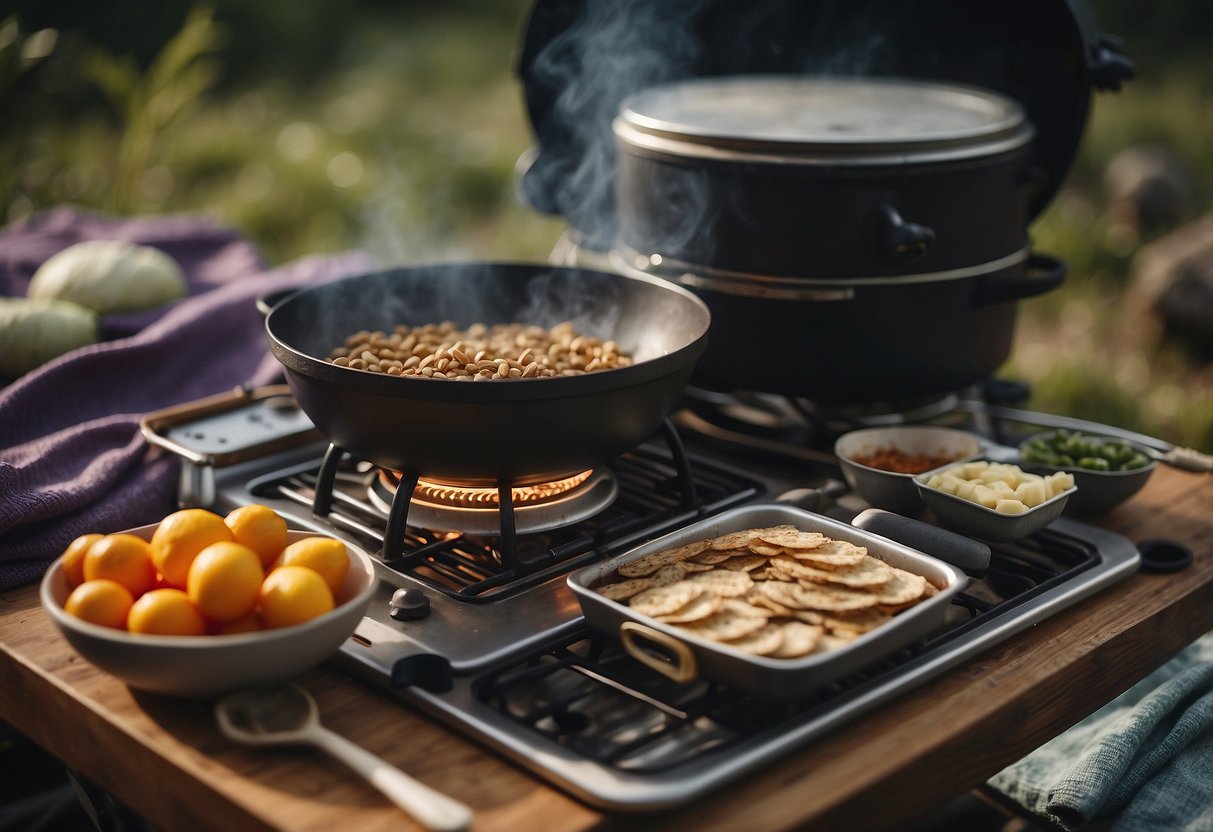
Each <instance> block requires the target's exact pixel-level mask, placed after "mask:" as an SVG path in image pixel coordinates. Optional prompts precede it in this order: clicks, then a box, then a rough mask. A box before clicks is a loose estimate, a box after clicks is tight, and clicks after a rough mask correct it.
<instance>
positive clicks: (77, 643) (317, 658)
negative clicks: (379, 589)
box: [41, 525, 378, 698]
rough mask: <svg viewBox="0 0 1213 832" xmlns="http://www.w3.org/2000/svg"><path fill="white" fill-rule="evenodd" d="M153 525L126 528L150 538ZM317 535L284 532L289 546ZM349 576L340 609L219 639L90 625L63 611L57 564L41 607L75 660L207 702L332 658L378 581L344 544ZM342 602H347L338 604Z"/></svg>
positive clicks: (62, 580)
mask: <svg viewBox="0 0 1213 832" xmlns="http://www.w3.org/2000/svg"><path fill="white" fill-rule="evenodd" d="M154 531H156V525H151V526H141V527H139V528H137V529H130V530H128V533H129V534H133V535H137V536H138V537H142V538H143V539H144V540H151V537H152V533H153V532H154ZM324 536H325V535H321V534H317V533H316V532H304V531H290V532H288V533H287V540H288V542H289V543H294V542H295V541H297V540H302V539H303V538H305V537H324ZM345 551H346V555H347V556H348V557H349V559H350V570H349V573H348V574H347V575H346V578H345V584H344V585H343V586H342V588H341V591H340V592H338V593H337V599H338V601H340V603H339V604H338V606H337V607H336V608H335V609H333V610H331V611H330V612H327V613H325V614H324V615H321V616H317V617H316V618H313V619H312V620H310V621H305V622H304V623H302V624H296V625H294V626H292V627H282V628H279V629H273V630H261V631H258V632H252V633H235V634H232V635H221V636H211V635H207V636H158V635H140V634H137V633H128V632H126V631H124V630H115V629H113V628H111V627H102V626H100V625H97V624H91V623H89V622H87V621H84V620H82V619H79V618H76V617H75V616H74V615H69V614H68V613H67V612H66V611H64V609H63V603H64V601H66V600H67V596H68V593H69V592H70V591H71V590H70V588H69V587H68V584H67V577H66V575H65V574H64V571H63V559H62V558H58V559H56V560H55V562H54V563H52V564H51V565H50V568H49V569H47V570H46V574H45V575H44V576H43V577H42V586H41V598H42V606H43V608H44V609H45V610H46V612H47V614H48V615H50V617H51V618H52V619H53V620H54V622H55V624H57V625H58V627H59V630H60V631H61V632H62V633H63V636H64V638H66V639H67V641H68V643H69V644H71V645H72V647H74V648H75V649H76V650H77V652H79V653H80V655H81V656H83V657H84V658H86V659H87V660H88V661H89V662H91V663H92V664H94V665H96V666H97V667H99V668H101V669H102V670H104V671H105V672H107V673H109V674H111V675H113V676H116V677H118V678H119V679H121V680H122V681H123V682H125V683H126V684H128V685H130V686H131V687H132V688H138V689H139V690H145V691H150V692H152V693H159V694H165V695H168V696H177V697H185V698H209V697H214V696H218V695H220V694H223V693H227V692H228V691H232V690H236V689H238V688H242V687H247V686H250V685H257V684H266V683H271V682H281V681H285V680H286V679H290V678H292V677H294V676H297V675H299V674H301V673H303V672H304V671H306V670H309V669H311V668H313V667H315V666H317V665H319V664H320V663H322V662H323V661H324V660H325V659H327V658H328V657H329V656H331V655H332V654H333V653H334V652H336V650H337V648H339V647H340V646H341V644H342V642H344V641H345V640H346V639H347V638H348V637H349V636H350V634H351V633H353V632H354V629H355V628H356V627H357V626H358V623H359V622H360V621H361V620H362V616H363V615H364V614H365V612H366V608H367V605H368V604H369V603H370V600H371V596H372V595H373V594H374V592H375V588H376V586H377V585H378V581H377V580H376V578H375V565H374V562H373V561H372V560H371V557H370V555H368V554H367V553H366V552H364V551H362V550H361V549H358V548H356V547H354V546H350V545H349V544H346V545H345ZM341 599H345V600H344V601H341Z"/></svg>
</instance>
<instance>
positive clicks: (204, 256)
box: [0, 208, 369, 589]
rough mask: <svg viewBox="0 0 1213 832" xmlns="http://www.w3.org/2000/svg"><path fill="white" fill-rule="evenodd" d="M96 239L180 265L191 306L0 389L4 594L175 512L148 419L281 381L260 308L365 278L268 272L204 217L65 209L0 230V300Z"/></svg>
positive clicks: (357, 259)
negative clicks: (304, 288) (82, 548)
mask: <svg viewBox="0 0 1213 832" xmlns="http://www.w3.org/2000/svg"><path fill="white" fill-rule="evenodd" d="M93 239H126V240H131V241H132V242H136V243H142V244H146V245H151V246H155V247H156V248H158V249H161V250H162V251H164V252H165V253H166V254H168V255H170V256H171V257H173V258H174V259H176V260H177V262H178V263H180V264H181V267H182V268H183V269H184V271H185V274H186V278H187V280H188V281H189V287H190V294H189V296H188V297H186V298H183V299H182V300H179V301H176V302H174V303H171V304H168V305H166V306H164V307H161V308H159V309H155V310H150V311H147V312H142V313H133V314H123V315H111V316H106V317H105V318H103V319H102V321H101V330H102V336H103V341H102V343H99V344H94V345H92V346H88V347H84V348H82V349H79V350H76V351H74V352H71V353H68V354H67V355H64V356H60V357H59V358H57V359H55V360H53V361H51V362H49V363H48V364H46V365H44V366H42V367H40V368H39V369H37V370H34V371H32V372H30V373H27V374H26V375H24V376H22V377H21V378H19V379H17V380H16V381H13V382H12V383H10V384H9V385H8V386H7V387H3V388H0V589H7V588H10V587H14V586H20V585H22V584H26V583H30V582H32V581H35V580H38V578H39V577H40V576H41V575H42V572H43V571H44V570H45V569H46V567H47V566H48V565H49V564H50V562H51V561H52V560H53V559H54V558H55V557H57V556H58V555H59V553H60V552H61V551H62V550H63V548H64V547H65V546H66V545H67V544H68V543H69V542H70V541H71V540H72V539H73V538H74V537H76V536H77V535H80V534H85V533H87V532H101V533H108V532H114V531H118V530H120V529H124V528H130V527H133V526H139V525H143V524H146V523H153V522H155V521H156V520H158V519H159V518H160V517H162V516H164V515H165V514H167V513H168V512H170V511H172V510H173V509H174V507H175V506H174V498H175V491H176V484H177V475H178V464H177V460H176V459H175V458H173V457H172V456H171V455H166V454H164V453H162V452H161V451H160V450H159V449H156V448H152V447H149V446H148V445H147V444H146V443H145V442H144V440H143V438H142V436H141V435H140V433H139V420H140V419H141V418H142V416H143V415H144V414H146V413H149V412H151V411H154V410H159V409H161V408H165V407H169V406H170V405H174V404H179V403H181V402H187V401H192V400H194V399H199V398H202V397H204V396H209V395H212V394H215V393H220V392H224V391H227V390H231V389H232V388H233V387H236V386H237V385H240V384H251V385H254V386H261V385H265V384H271V383H274V382H276V381H279V380H280V373H279V365H278V363H277V361H275V360H274V358H273V357H272V356H271V355H270V354H269V348H268V344H267V341H266V335H265V329H264V324H263V321H262V318H261V315H260V313H258V312H257V310H256V307H255V300H256V298H257V297H258V296H259V295H261V294H264V293H266V292H269V291H273V290H275V289H280V288H286V287H289V286H295V285H301V284H304V283H309V282H313V281H321V280H327V279H332V278H336V277H340V276H342V275H346V274H353V273H355V272H357V271H361V270H364V269H365V268H367V267H368V266H369V263H368V262H367V260H366V258H365V257H364V256H363V255H361V254H357V253H351V254H344V255H339V256H330V257H314V258H308V259H306V260H302V261H299V262H296V263H293V264H291V265H288V266H285V267H282V268H278V269H274V270H270V271H267V270H266V269H265V267H264V265H263V263H262V261H261V258H260V256H259V254H258V253H257V251H256V249H255V248H254V247H253V246H252V245H251V244H250V243H248V242H247V241H244V240H242V239H241V238H240V237H239V236H238V235H237V234H236V233H234V232H232V231H230V230H227V229H223V228H220V227H218V226H217V225H216V224H215V223H214V222H213V221H212V220H210V219H207V218H203V217H197V216H182V217H168V218H155V219H152V218H133V219H114V218H107V217H100V216H96V215H93V214H87V213H83V212H81V211H77V210H74V209H67V208H63V209H57V210H54V211H50V212H48V213H45V214H41V215H38V216H35V217H32V218H30V219H29V220H27V221H25V222H22V223H19V224H16V225H13V226H10V227H9V228H6V229H3V230H0V294H2V295H11V296H21V295H24V294H25V290H26V287H27V285H28V283H29V279H30V277H32V275H33V273H34V271H35V270H36V269H37V268H38V266H39V265H41V263H42V262H43V261H45V260H46V259H47V258H48V257H50V256H51V255H52V254H54V253H55V252H57V251H59V250H60V249H63V248H66V247H67V246H69V245H71V244H73V243H77V242H81V241H83V240H93Z"/></svg>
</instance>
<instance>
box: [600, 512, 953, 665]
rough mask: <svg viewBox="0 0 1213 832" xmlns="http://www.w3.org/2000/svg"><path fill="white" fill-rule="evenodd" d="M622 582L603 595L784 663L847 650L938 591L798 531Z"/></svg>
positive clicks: (756, 534) (656, 564)
mask: <svg viewBox="0 0 1213 832" xmlns="http://www.w3.org/2000/svg"><path fill="white" fill-rule="evenodd" d="M692 568H694V569H696V570H699V571H691V569H692ZM619 576H620V580H617V581H616V582H614V583H608V584H605V585H603V586H599V587H597V591H598V592H600V593H602V594H603V595H604V596H606V597H608V598H611V599H612V600H616V601H619V602H620V603H624V604H628V605H629V606H630V607H631V608H632V609H634V610H635V611H636V612H638V613H640V614H642V615H649V616H652V617H654V618H656V619H657V620H658V621H662V622H665V623H667V624H671V625H674V626H677V627H680V628H681V629H684V630H686V632H688V633H690V634H693V635H696V636H699V637H700V638H706V639H710V640H712V641H715V642H718V643H720V644H723V645H727V646H729V647H732V648H734V649H737V650H740V651H742V652H745V653H749V654H752V655H759V656H770V657H772V658H781V659H793V658H799V657H802V656H807V655H810V654H812V653H821V652H826V651H828V650H833V649H837V648H839V647H843V646H845V645H847V644H848V643H850V642H851V641H853V640H854V639H856V638H858V637H859V636H861V635H863V634H864V633H866V632H868V631H870V630H874V629H876V628H877V627H880V626H882V625H884V624H885V623H887V622H889V621H890V620H892V619H893V617H894V616H895V615H896V614H897V613H899V612H901V611H902V610H904V609H908V608H909V607H912V606H914V605H915V604H917V603H919V602H921V601H923V600H925V599H926V598H929V597H930V596H931V595H934V594H935V592H936V591H937V590H936V588H935V587H934V586H932V585H931V583H930V582H929V581H927V580H926V579H925V578H924V577H922V576H921V575H915V574H913V573H910V572H906V571H904V570H902V569H898V568H896V567H894V566H890V565H889V564H887V563H885V562H884V561H882V560H880V559H879V558H874V557H872V556H871V555H869V554H868V553H867V549H865V548H864V547H863V546H856V545H855V544H853V543H849V542H847V541H843V540H833V539H831V538H828V537H826V536H825V535H822V534H820V533H819V532H803V531H800V530H799V529H796V528H794V527H792V526H776V527H773V528H769V529H745V530H742V531H737V532H731V533H729V534H726V535H722V536H720V537H716V538H709V539H706V540H697V541H694V542H692V543H687V544H685V545H682V546H679V547H677V548H672V549H664V550H662V551H659V552H653V553H651V554H648V555H645V556H643V557H640V558H637V559H636V560H633V561H630V562H629V563H626V564H624V565H623V566H621V567H620V568H619ZM637 587H644V589H643V591H638V590H637V589H636V588H637Z"/></svg>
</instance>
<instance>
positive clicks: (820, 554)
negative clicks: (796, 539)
mask: <svg viewBox="0 0 1213 832" xmlns="http://www.w3.org/2000/svg"><path fill="white" fill-rule="evenodd" d="M788 554H789V555H791V556H792V557H793V558H795V559H796V560H808V561H812V562H813V563H815V564H819V565H821V566H823V567H825V568H826V569H829V568H830V567H831V566H833V567H840V566H854V565H856V564H857V563H859V562H860V561H862V560H863V559H864V558H865V557H867V554H868V550H867V549H866V548H864V547H863V546H856V545H855V544H854V543H848V542H847V541H845V540H828V541H826V542H824V543H822V544H821V545H820V546H817V547H815V548H813V549H805V550H797V551H794V552H788Z"/></svg>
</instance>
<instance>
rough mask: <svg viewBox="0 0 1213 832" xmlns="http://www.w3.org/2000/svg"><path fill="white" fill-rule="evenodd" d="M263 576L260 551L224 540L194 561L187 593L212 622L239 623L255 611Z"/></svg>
mask: <svg viewBox="0 0 1213 832" xmlns="http://www.w3.org/2000/svg"><path fill="white" fill-rule="evenodd" d="M263 577H264V573H263V572H262V570H261V559H260V558H259V557H257V553H256V552H254V551H253V550H252V549H250V548H249V547H247V546H242V545H241V544H239V543H233V542H232V541H230V540H224V541H220V542H219V543H212V544H211V545H210V546H207V547H206V548H205V549H203V550H202V551H201V552H199V553H198V556H197V557H196V558H194V561H193V563H191V564H190V571H189V575H188V577H187V579H186V589H185V591H186V593H187V594H188V595H189V598H190V600H191V601H193V602H194V604H195V605H196V606H197V607H198V609H199V611H200V612H201V613H202V614H203V615H205V616H206V617H207V618H209V619H210V620H212V621H235V620H236V619H237V618H244V616H246V615H248V614H249V613H251V612H252V611H253V608H254V607H255V605H256V604H257V593H258V592H259V591H260V590H261V579H262V578H263Z"/></svg>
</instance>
